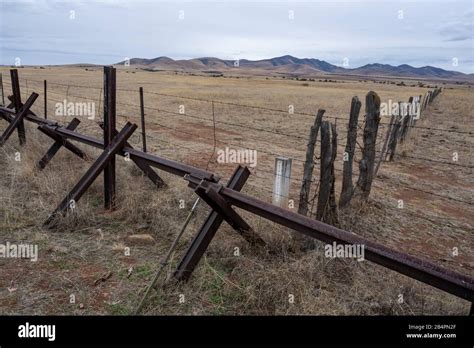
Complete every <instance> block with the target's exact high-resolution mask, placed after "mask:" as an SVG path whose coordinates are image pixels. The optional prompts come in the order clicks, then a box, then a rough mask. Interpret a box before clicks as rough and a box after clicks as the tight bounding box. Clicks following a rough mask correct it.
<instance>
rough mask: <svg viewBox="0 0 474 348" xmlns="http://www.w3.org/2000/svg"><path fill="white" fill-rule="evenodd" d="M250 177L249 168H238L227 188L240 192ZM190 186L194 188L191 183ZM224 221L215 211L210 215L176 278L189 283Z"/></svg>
mask: <svg viewBox="0 0 474 348" xmlns="http://www.w3.org/2000/svg"><path fill="white" fill-rule="evenodd" d="M249 175H250V171H249V170H248V168H247V167H242V166H240V165H239V166H237V168H236V169H235V171H234V173H233V174H232V176H231V177H230V179H229V181H228V183H227V185H226V187H228V188H230V189H232V190H236V191H240V190H241V189H242V188H243V187H244V184H245V182H246V181H247V179H248V177H249ZM198 184H199V182H198ZM190 185H191V186H192V184H191V182H190ZM223 221H224V219H223V218H222V216H221V215H219V214H218V213H217V212H215V211H214V210H213V211H211V212H210V213H209V215H208V216H207V218H206V220H205V221H204V223H203V224H202V225H201V228H200V229H199V231H198V233H197V234H196V236H195V237H194V239H193V240H192V242H191V244H190V245H189V247H188V249H187V250H186V253H185V254H184V256H183V257H182V259H181V261H180V262H179V264H178V267H177V268H176V271H175V272H174V275H173V276H174V278H176V279H177V280H180V281H187V280H188V279H189V277H190V276H191V274H192V272H193V271H194V269H195V268H196V265H197V264H198V263H199V260H201V258H202V256H203V255H204V253H205V252H206V250H207V248H208V246H209V244H210V243H211V241H212V239H213V238H214V236H215V234H216V233H217V230H218V229H219V227H220V226H221V224H222V222H223Z"/></svg>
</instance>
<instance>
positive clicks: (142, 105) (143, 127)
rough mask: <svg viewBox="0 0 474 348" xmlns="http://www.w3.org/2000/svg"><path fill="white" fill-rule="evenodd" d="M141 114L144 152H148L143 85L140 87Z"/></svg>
mask: <svg viewBox="0 0 474 348" xmlns="http://www.w3.org/2000/svg"><path fill="white" fill-rule="evenodd" d="M140 116H141V125H142V143H143V152H146V132H145V103H144V102H143V87H140Z"/></svg>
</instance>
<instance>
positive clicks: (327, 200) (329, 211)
mask: <svg viewBox="0 0 474 348" xmlns="http://www.w3.org/2000/svg"><path fill="white" fill-rule="evenodd" d="M335 130H336V128H335V125H332V124H330V123H329V122H328V121H324V122H322V123H321V169H320V175H319V194H318V206H317V210H316V219H317V220H320V221H323V222H326V223H328V224H336V223H337V206H336V199H335V190H334V182H335V176H334V160H335V158H336V153H337V135H336V131H335Z"/></svg>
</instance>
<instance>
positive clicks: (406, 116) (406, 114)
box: [400, 97, 413, 144]
mask: <svg viewBox="0 0 474 348" xmlns="http://www.w3.org/2000/svg"><path fill="white" fill-rule="evenodd" d="M412 104H413V97H410V99H408V103H405V104H403V105H404V107H403V119H402V128H401V131H400V144H403V142H404V141H405V139H406V136H407V133H408V126H409V124H410V120H411V112H412V111H411V105H412Z"/></svg>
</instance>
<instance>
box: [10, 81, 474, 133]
mask: <svg viewBox="0 0 474 348" xmlns="http://www.w3.org/2000/svg"><path fill="white" fill-rule="evenodd" d="M20 80H26V81H32V82H37V83H43V81H38V80H32V79H20ZM6 81H8V80H6ZM49 84H51V85H58V86H64V87H68V86H70V87H75V88H85V89H87V88H89V89H97V90H100V89H101V87H94V86H85V85H77V84H64V83H58V82H50V81H48V85H49ZM154 85H157V84H154ZM116 90H117V91H124V92H134V93H136V92H138V89H137V90H134V89H127V88H117V89H116ZM143 93H145V94H154V95H159V96H165V97H171V98H180V99H187V100H194V101H199V102H206V103H212V102H214V103H216V104H222V105H230V106H238V107H244V108H252V109H257V110H265V111H272V112H278V113H284V114H288V115H292V114H294V115H302V116H311V117H315V116H316V114H313V113H307V112H298V111H294V112H292V113H290V112H289V111H288V110H281V109H275V108H269V107H264V106H259V105H248V104H240V103H235V102H226V101H219V100H211V99H205V98H196V97H189V96H180V95H175V94H169V93H160V92H152V91H146V90H144V91H143ZM324 117H325V118H330V119H334V120H336V121H337V120H344V121H348V120H349V119H348V118H347V117H338V116H331V115H324ZM391 125H392V123H390V122H389V123H383V122H380V123H379V126H382V127H384V126H391ZM410 128H414V129H426V130H432V131H439V132H450V133H459V134H469V135H474V132H472V131H459V130H455V129H445V128H435V127H425V126H415V125H413V126H411V127H410Z"/></svg>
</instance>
